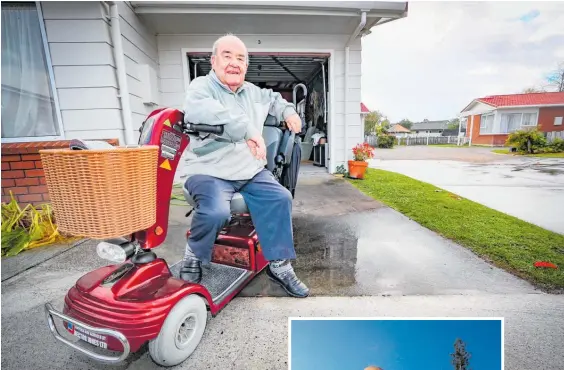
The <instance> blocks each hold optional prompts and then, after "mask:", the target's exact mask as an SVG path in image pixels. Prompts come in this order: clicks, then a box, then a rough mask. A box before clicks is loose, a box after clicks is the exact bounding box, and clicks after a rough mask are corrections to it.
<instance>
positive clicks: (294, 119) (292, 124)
mask: <svg viewBox="0 0 564 370" xmlns="http://www.w3.org/2000/svg"><path fill="white" fill-rule="evenodd" d="M286 124H287V125H288V128H289V129H290V131H293V132H295V133H296V134H297V133H299V132H300V131H302V119H301V118H300V116H298V115H297V114H296V113H294V114H292V115H291V116H289V117H288V118H286Z"/></svg>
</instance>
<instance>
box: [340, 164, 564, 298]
mask: <svg viewBox="0 0 564 370" xmlns="http://www.w3.org/2000/svg"><path fill="white" fill-rule="evenodd" d="M349 181H350V182H351V183H352V184H353V185H354V186H356V187H357V188H358V189H360V190H361V191H363V192H364V193H366V194H368V195H369V196H371V197H373V198H375V199H377V200H379V201H381V202H382V203H384V204H387V205H388V206H390V207H391V208H394V209H396V210H398V211H399V212H401V213H403V214H405V215H406V216H407V217H409V218H411V219H412V220H414V221H416V222H418V223H419V224H421V225H422V226H424V227H426V228H428V229H430V230H433V231H435V232H437V233H438V234H440V235H442V236H444V237H446V238H448V239H451V240H453V241H454V242H456V243H458V244H460V245H462V246H464V247H467V248H469V249H470V250H472V251H473V252H474V253H476V254H477V255H479V256H480V257H482V258H484V259H485V260H487V261H490V262H492V263H493V264H495V265H497V266H499V267H501V268H503V269H506V270H508V271H510V272H512V273H513V274H515V275H517V276H520V277H521V278H524V279H526V280H528V281H530V282H531V283H533V284H535V285H536V286H537V287H539V288H541V289H544V290H546V291H550V292H561V293H562V292H564V235H560V234H557V233H554V232H551V231H548V230H545V229H543V228H541V227H538V226H535V225H532V224H530V223H527V222H525V221H521V220H519V219H517V218H515V217H512V216H509V215H506V214H504V213H501V212H498V211H496V210H493V209H491V208H488V207H485V206H483V205H481V204H478V203H475V202H472V201H470V200H467V199H465V198H461V197H459V196H458V195H455V194H452V193H450V192H448V191H446V190H442V189H439V188H437V187H435V186H433V185H430V184H428V183H424V182H421V181H418V180H415V179H412V178H410V177H407V176H404V175H400V174H397V173H394V172H389V171H384V170H376V169H368V170H367V173H366V176H365V179H364V180H349ZM437 190H441V191H437ZM516 201H517V202H518V199H516ZM539 212H542V210H539ZM536 261H548V262H552V263H554V264H555V265H557V266H558V269H556V270H555V269H549V268H545V269H542V268H536V267H534V266H533V263H534V262H536Z"/></svg>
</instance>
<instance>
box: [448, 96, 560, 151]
mask: <svg viewBox="0 0 564 370" xmlns="http://www.w3.org/2000/svg"><path fill="white" fill-rule="evenodd" d="M459 116H460V121H461V124H466V127H467V130H466V136H467V137H468V138H469V141H470V144H479V145H490V146H503V145H504V144H505V141H506V140H507V137H508V135H509V134H510V133H512V132H514V131H517V130H520V129H523V128H531V127H537V128H538V129H539V131H541V132H544V133H546V134H547V135H550V134H551V133H554V132H561V131H564V124H563V123H562V119H563V117H564V92H544V93H530V94H512V95H492V96H486V97H484V98H478V99H474V100H473V101H472V102H471V103H470V104H468V105H467V106H466V107H465V108H464V109H463V110H462V112H461V113H460V114H459Z"/></svg>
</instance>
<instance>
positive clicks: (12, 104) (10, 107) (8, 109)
mask: <svg viewBox="0 0 564 370" xmlns="http://www.w3.org/2000/svg"><path fill="white" fill-rule="evenodd" d="M56 122H57V119H56V115H55V104H54V100H53V95H52V91H51V84H50V80H49V73H48V70H47V62H46V57H45V49H44V47H43V40H42V38H41V30H40V26H39V16H38V13H37V9H36V7H35V3H11V4H10V3H8V4H6V3H2V137H3V138H17V137H39V136H56V135H59V134H60V133H59V127H58V125H57V123H56Z"/></svg>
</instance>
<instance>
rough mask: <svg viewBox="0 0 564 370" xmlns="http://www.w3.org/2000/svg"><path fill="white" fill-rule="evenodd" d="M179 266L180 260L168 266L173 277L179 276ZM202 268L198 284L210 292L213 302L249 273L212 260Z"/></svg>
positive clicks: (249, 272) (180, 264) (223, 295)
mask: <svg viewBox="0 0 564 370" xmlns="http://www.w3.org/2000/svg"><path fill="white" fill-rule="evenodd" d="M181 266H182V261H180V262H178V263H175V264H174V265H172V266H170V272H171V273H172V275H173V276H174V277H179V276H180V267H181ZM202 270H203V271H202V281H201V282H200V284H201V285H203V286H204V287H205V288H206V289H207V290H208V292H210V295H211V296H212V299H213V301H214V302H216V301H218V300H219V299H221V298H223V297H225V295H226V294H228V293H229V292H230V291H232V289H233V288H234V287H235V286H237V285H238V283H240V282H241V281H242V280H244V278H245V277H246V276H248V275H250V274H251V271H249V270H245V269H242V268H238V267H233V266H227V265H221V264H218V263H213V262H212V263H210V265H208V266H202Z"/></svg>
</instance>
